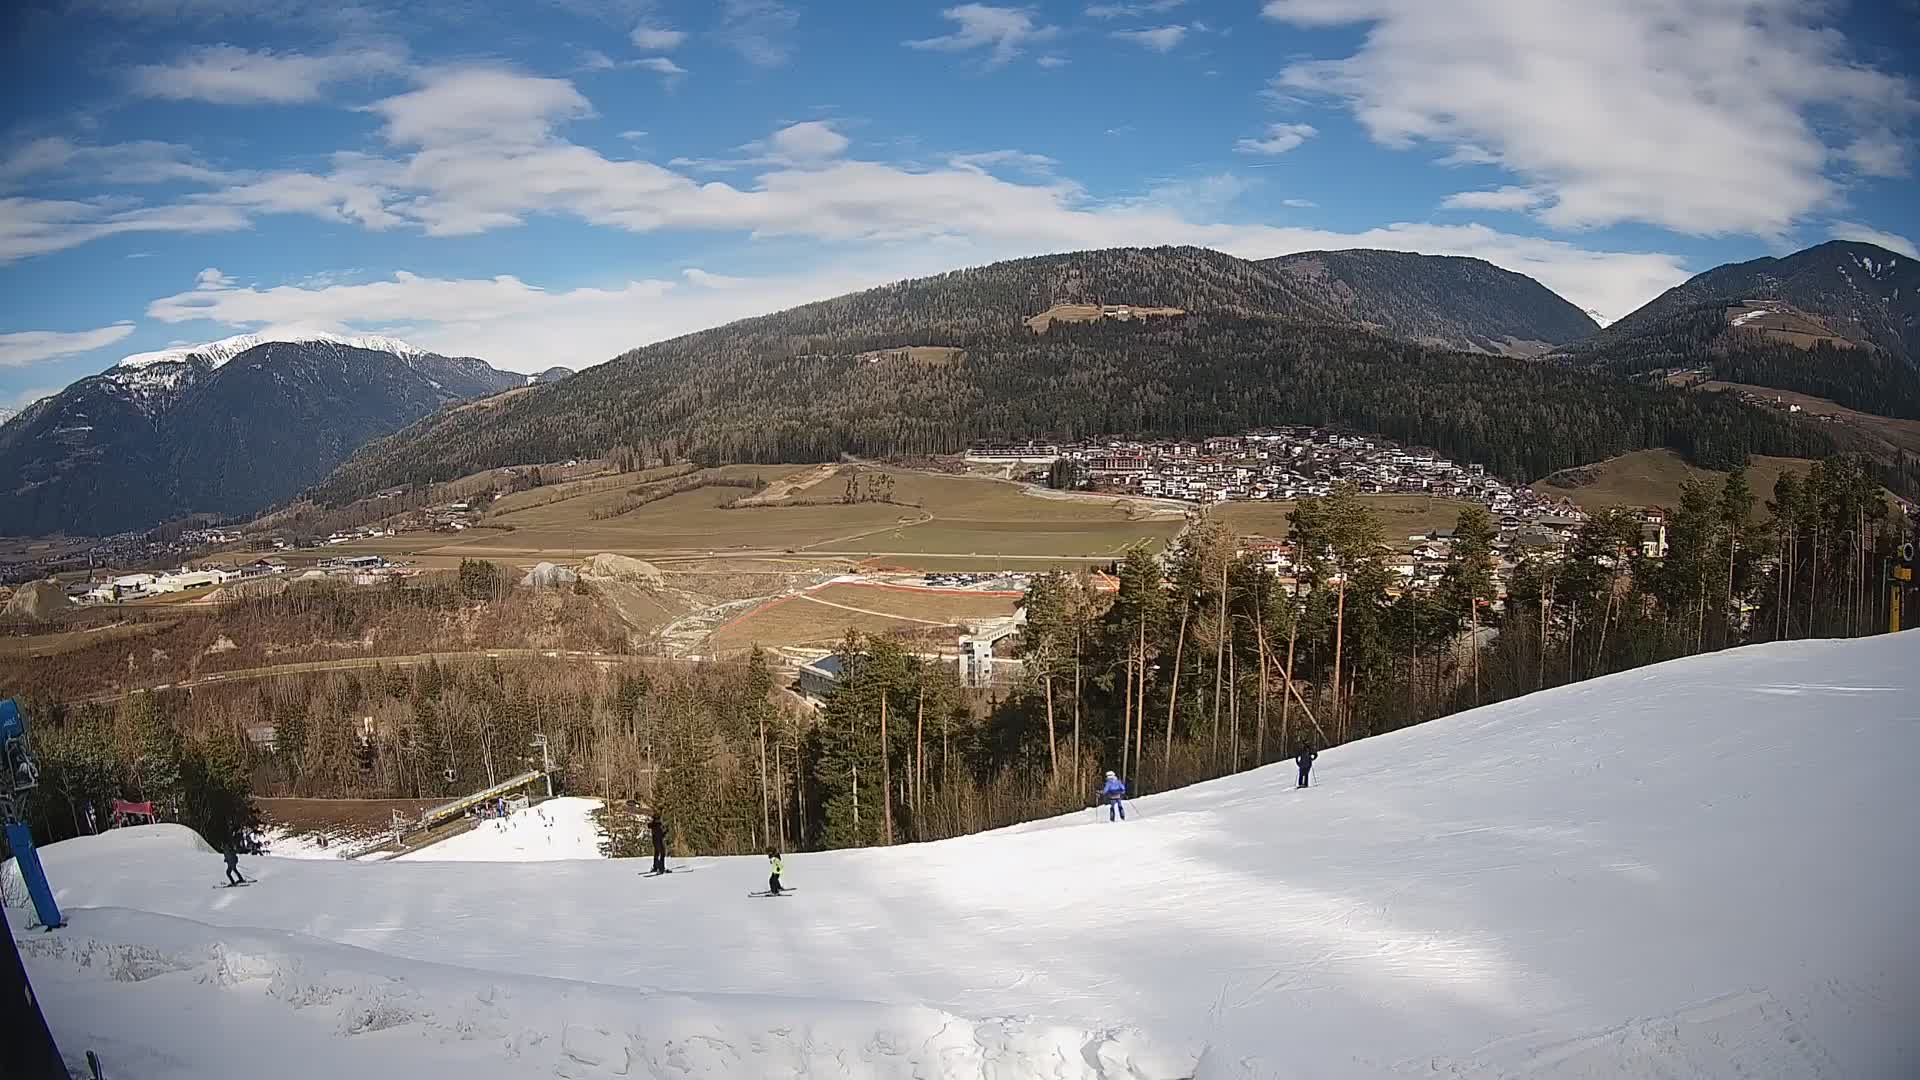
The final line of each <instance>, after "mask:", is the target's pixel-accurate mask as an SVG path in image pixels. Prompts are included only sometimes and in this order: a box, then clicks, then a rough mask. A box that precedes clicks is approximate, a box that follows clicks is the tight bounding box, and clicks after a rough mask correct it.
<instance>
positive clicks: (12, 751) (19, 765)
mask: <svg viewBox="0 0 1920 1080" xmlns="http://www.w3.org/2000/svg"><path fill="white" fill-rule="evenodd" d="M0 769H3V770H4V772H0V816H3V817H4V820H5V821H6V825H7V846H8V847H9V848H12V849H13V858H14V862H15V863H16V864H18V865H19V867H20V878H21V880H23V881H25V882H26V884H27V895H28V896H31V897H33V910H34V911H35V912H36V913H37V914H38V915H39V916H40V925H42V926H44V927H46V928H47V929H49V930H52V929H54V928H56V927H60V926H65V925H66V924H67V920H65V919H63V918H61V917H60V905H58V904H56V903H54V902H53V890H52V889H51V888H49V887H48V886H47V872H46V871H45V870H42V869H41V868H40V855H39V853H38V852H36V851H35V850H34V849H33V831H32V830H31V829H29V828H27V823H26V822H25V821H22V820H21V817H22V811H21V806H20V800H21V798H22V797H23V796H24V795H25V794H26V793H27V792H29V791H31V790H33V789H34V788H35V787H38V786H39V784H40V770H39V769H37V768H35V767H34V764H33V755H32V753H31V752H30V751H28V749H27V718H26V716H25V715H24V714H22V713H21V712H20V703H19V702H17V701H15V700H13V699H12V698H7V699H5V700H0Z"/></svg>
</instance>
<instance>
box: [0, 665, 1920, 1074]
mask: <svg viewBox="0 0 1920 1080" xmlns="http://www.w3.org/2000/svg"><path fill="white" fill-rule="evenodd" d="M1916 656H1920V632H1909V633H1907V634H1903V635H1894V636H1888V637H1880V638H1872V639H1864V640H1860V641H1852V642H1802V643H1794V644H1784V645H1768V646H1757V647H1752V648H1747V649H1742V650H1737V651H1732V652H1725V653H1719V654H1714V655H1708V656H1702V657H1696V658H1692V659H1688V660H1683V661H1678V662H1675V663H1670V664H1663V665H1659V666H1655V667H1649V668H1643V669H1640V670H1637V671H1633V672H1628V673H1624V674H1620V675H1615V676H1612V677H1609V678H1605V679H1598V680H1594V681H1590V682H1585V683H1581V684H1578V685H1575V686H1571V687H1567V688H1563V689H1559V690H1554V691H1549V692H1546V693H1542V694H1536V695H1534V696H1531V697H1528V698H1525V699H1522V700H1519V701H1514V702H1509V703H1505V704H1502V705H1498V706H1492V707H1488V708H1484V709H1479V710H1475V711H1473V712H1469V713H1464V714H1460V715H1457V716H1454V717H1450V718H1447V719H1443V720H1439V721H1435V722H1433V723H1430V724H1427V725H1424V726H1422V727H1418V728H1413V729H1409V730H1406V731H1402V732H1397V733H1394V734H1391V735H1386V736H1382V737H1379V738H1375V739H1371V740H1367V741H1365V742H1362V743H1357V744H1353V745H1350V746H1346V747H1341V748H1339V749H1337V750H1334V751H1330V752H1328V753H1325V754H1323V755H1321V758H1320V762H1319V765H1318V767H1317V768H1316V769H1315V773H1314V785H1313V787H1312V788H1310V789H1308V790H1305V791H1298V790H1295V788H1294V784H1293V779H1294V778H1293V773H1292V769H1291V767H1290V766H1276V767H1270V768H1267V769H1263V770H1259V771H1255V772H1252V773H1246V774H1242V775H1239V776H1236V777H1231V778H1228V779H1224V780H1220V781H1215V782H1212V783H1207V784H1201V785H1197V786H1195V787H1192V788H1188V789H1186V790H1183V791H1178V792H1173V793H1169V794H1166V795H1158V796H1152V797H1148V798H1143V799H1141V800H1139V801H1138V802H1136V803H1133V804H1132V805H1131V807H1130V814H1131V817H1130V820H1129V821H1127V822H1126V823H1125V824H1119V823H1113V824H1109V823H1108V822H1107V820H1106V816H1107V815H1106V813H1105V812H1104V811H1098V812H1096V811H1091V810H1089V811H1084V812H1082V813H1080V814H1077V815H1071V816H1068V817H1062V818H1057V819H1053V820H1049V821H1044V822H1036V823H1032V824H1029V825H1025V826H1019V827H1015V828H1012V829H1006V830H1001V831H998V832H994V833H986V834H981V835H976V836H971V837H966V838H962V839H957V840H950V841H944V842H940V843H933V844H923V845H914V846H906V847H897V848H892V849H875V850H862V851H843V852H833V853H825V854H797V855H792V856H789V857H788V858H787V884H789V885H791V886H794V887H796V888H797V889H798V891H797V892H796V893H794V894H793V895H792V896H789V897H781V898H774V899H763V898H751V897H749V896H748V895H747V894H748V893H749V892H751V891H753V890H756V889H762V888H764V887H765V881H766V864H765V860H763V859H752V858H716V859H694V860H687V861H685V862H684V863H681V864H680V865H681V866H682V867H683V869H682V870H681V872H679V873H675V874H673V875H670V876H667V877H662V878H651V879H649V878H642V877H640V876H639V871H640V870H641V869H643V868H644V867H643V866H642V865H638V864H637V863H636V862H634V861H628V860H593V861H585V860H583V861H560V862H537V863H536V862H515V863H478V862H436V861H431V859H430V855H429V853H426V852H423V853H422V860H421V861H405V862H394V863H371V864H352V863H345V862H341V861H338V860H296V859H278V858H263V859H247V860H243V863H242V866H243V869H244V870H246V871H247V872H248V873H249V874H250V875H251V876H255V877H257V878H258V879H259V881H258V883H257V884H255V885H252V886H249V887H246V888H240V889H216V888H213V887H212V886H213V885H214V884H215V883H217V882H218V881H219V879H220V860H219V857H218V856H217V855H215V854H213V853H212V852H210V851H208V850H206V849H205V847H204V845H200V844H198V843H197V841H196V840H195V838H193V837H192V836H191V834H188V833H186V832H185V831H184V830H181V829H178V828H175V827H170V826H154V827H149V828H136V829H126V830H118V831H115V832H113V833H109V834H107V835H105V836H101V837H91V838H86V839H82V840H75V841H69V842H66V843H62V844H57V845H54V846H52V847H50V848H48V849H46V850H45V851H44V852H43V858H44V861H45V864H46V868H47V872H48V875H49V876H50V878H51V879H52V881H53V884H54V886H55V888H56V892H57V894H58V897H59V900H60V902H61V904H62V905H63V907H64V908H65V909H66V912H67V915H68V917H69V919H70V925H69V926H68V927H67V928H65V929H63V930H60V931H57V932H54V933H41V932H38V931H32V932H22V933H20V934H19V940H20V942H21V946H22V950H23V953H24V954H25V956H26V959H27V963H28V968H29V971H30V973H31V975H32V977H33V979H34V981H35V985H36V987H37V988H38V990H39V991H40V993H41V995H42V997H43V998H44V1001H45V1005H46V1009H47V1012H48V1016H49V1019H50V1021H51V1022H52V1025H53V1028H54V1030H55V1033H56V1035H57V1036H58V1038H59V1039H60V1041H61V1044H62V1047H63V1049H64V1050H65V1051H66V1052H67V1053H68V1054H69V1055H70V1056H72V1057H75V1058H77V1057H78V1056H79V1054H80V1053H81V1052H82V1051H83V1050H85V1049H88V1048H92V1049H95V1050H98V1051H99V1052H100V1053H101V1055H102V1057H103V1059H104V1060H105V1061H106V1063H107V1065H108V1072H109V1075H112V1076H127V1077H142V1078H147V1080H171V1078H186V1077H194V1078H204V1077H225V1076H235V1077H239V1076H248V1077H251V1076H262V1075H273V1076H282V1077H295V1078H299V1077H316V1078H317V1077H336V1076H353V1077H356V1078H357V1080H380V1078H387V1077H393V1078H402V1077H405V1078H409V1080H411V1078H416V1077H420V1076H430V1075H431V1076H456V1075H457V1076H462V1077H469V1078H474V1080H496V1078H498V1080H506V1078H508V1077H516V1078H517V1077H530V1076H555V1077H571V1078H591V1077H615V1076H643V1077H730V1076H791V1077H826V1076H887V1077H945V1076H956V1077H958V1076H965V1077H1022V1076H1045V1077H1104V1078H1117V1077H1142V1078H1147V1077H1151V1078H1171V1077H1182V1076H1199V1077H1207V1078H1215V1077H1279V1076H1285V1077H1327V1078H1332V1077H1356V1076H1358V1077H1368V1076H1393V1077H1404V1076H1425V1077H1439V1076H1444V1077H1496V1076H1499V1077H1505V1076H1521V1077H1535V1078H1544V1080H1569V1078H1574V1077H1603V1076H1674V1077H1735V1076H1767V1077H1836V1078H1837V1077H1896V1076H1913V1075H1920V1029H1916V1028H1915V1026H1914V1025H1913V1024H1912V1018H1913V1017H1914V1016H1915V1015H1920V934H1916V933H1915V932H1914V930H1913V927H1912V911H1913V902H1914V901H1913V898H1914V897H1915V896H1916V895H1920V862H1916V860H1915V859H1914V858H1913V852H1915V851H1917V850H1920V813H1916V809H1915V797H1914V794H1913V787H1912V784H1911V778H1910V774H1911V772H1912V768H1913V762H1914V761H1915V760H1916V759H1920V716H1916V713H1915V709H1914V706H1913V702H1914V701H1915V700H1916V691H1920V673H1916V666H1915V665H1914V663H1913V660H1914V658H1915V657H1916ZM25 914H26V913H25V911H24V910H23V909H19V908H14V909H10V910H9V911H8V916H9V917H10V918H13V919H14V920H15V925H16V927H17V926H19V925H20V924H21V923H22V922H24V920H25Z"/></svg>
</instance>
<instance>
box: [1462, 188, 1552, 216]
mask: <svg viewBox="0 0 1920 1080" xmlns="http://www.w3.org/2000/svg"><path fill="white" fill-rule="evenodd" d="M1543 201H1544V196H1542V195H1541V194H1540V192H1538V191H1536V190H1535V189H1533V188H1529V187H1516V186H1513V185H1511V184H1509V185H1508V186H1506V187H1500V188H1494V189H1493V190H1491V191H1457V192H1454V193H1453V194H1452V195H1449V196H1447V197H1446V198H1444V199H1442V200H1440V205H1441V206H1443V207H1445V208H1447V209H1448V210H1530V209H1532V208H1534V207H1536V206H1538V205H1540V203H1541V202H1543Z"/></svg>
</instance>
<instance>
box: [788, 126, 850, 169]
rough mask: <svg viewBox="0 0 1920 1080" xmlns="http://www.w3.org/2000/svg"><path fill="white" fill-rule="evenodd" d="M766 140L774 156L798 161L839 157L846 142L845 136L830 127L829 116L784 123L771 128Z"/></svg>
mask: <svg viewBox="0 0 1920 1080" xmlns="http://www.w3.org/2000/svg"><path fill="white" fill-rule="evenodd" d="M769 141H770V142H771V143H772V149H773V155H774V157H776V158H778V159H781V160H785V161H789V162H794V163H799V164H807V163H814V162H820V161H825V160H827V159H828V158H834V157H839V156H840V153H841V152H842V151H844V150H845V149H846V148H847V145H848V140H847V137H846V136H845V135H842V134H840V133H839V132H837V131H835V130H833V122H832V121H829V120H804V121H801V122H800V123H798V124H791V125H788V126H787V127H783V128H781V129H780V130H779V131H776V132H774V133H773V138H772V139H771V140H769Z"/></svg>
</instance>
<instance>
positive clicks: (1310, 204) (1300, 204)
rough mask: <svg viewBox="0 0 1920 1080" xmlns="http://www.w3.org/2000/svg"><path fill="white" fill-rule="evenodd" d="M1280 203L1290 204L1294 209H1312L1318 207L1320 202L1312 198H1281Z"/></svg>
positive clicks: (1282, 204)
mask: <svg viewBox="0 0 1920 1080" xmlns="http://www.w3.org/2000/svg"><path fill="white" fill-rule="evenodd" d="M1280 205H1281V206H1291V207H1293V208H1294V209H1295V210H1312V209H1315V208H1316V207H1318V206H1319V205H1320V204H1319V203H1317V202H1314V201H1313V200H1312V199H1281V200H1280Z"/></svg>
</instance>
